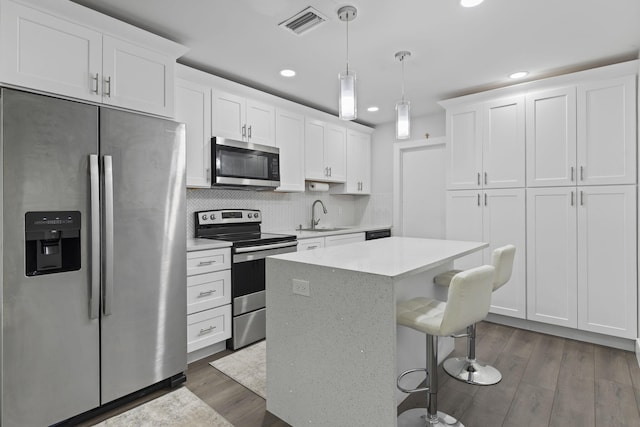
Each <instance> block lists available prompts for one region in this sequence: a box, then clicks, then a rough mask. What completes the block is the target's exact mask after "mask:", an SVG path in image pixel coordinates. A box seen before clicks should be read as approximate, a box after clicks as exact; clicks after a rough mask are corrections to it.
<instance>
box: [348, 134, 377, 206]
mask: <svg viewBox="0 0 640 427" xmlns="http://www.w3.org/2000/svg"><path fill="white" fill-rule="evenodd" d="M343 193H346V194H370V193H371V137H370V136H369V135H367V134H365V133H361V132H356V131H352V130H349V131H347V182H346V184H345V185H344V191H343Z"/></svg>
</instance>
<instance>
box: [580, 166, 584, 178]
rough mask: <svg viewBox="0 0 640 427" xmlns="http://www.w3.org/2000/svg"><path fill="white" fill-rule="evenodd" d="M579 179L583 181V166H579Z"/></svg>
mask: <svg viewBox="0 0 640 427" xmlns="http://www.w3.org/2000/svg"><path fill="white" fill-rule="evenodd" d="M580 181H584V167H583V166H580Z"/></svg>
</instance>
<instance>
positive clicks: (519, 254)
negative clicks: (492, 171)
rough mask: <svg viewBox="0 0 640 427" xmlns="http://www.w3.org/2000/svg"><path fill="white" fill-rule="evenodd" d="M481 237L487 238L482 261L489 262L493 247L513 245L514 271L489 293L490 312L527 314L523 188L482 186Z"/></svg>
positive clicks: (484, 239) (516, 315) (515, 314)
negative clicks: (507, 279)
mask: <svg viewBox="0 0 640 427" xmlns="http://www.w3.org/2000/svg"><path fill="white" fill-rule="evenodd" d="M482 225H483V233H482V234H483V236H482V240H483V241H485V242H489V245H490V246H489V248H487V249H485V250H484V264H491V253H492V252H493V250H494V249H496V248H499V247H501V246H504V245H508V244H512V245H514V246H515V247H516V256H515V259H514V262H513V272H512V273H511V279H510V280H509V282H507V284H505V285H504V286H502V287H501V288H500V289H498V290H497V291H495V292H494V293H493V295H492V296H491V312H492V313H497V314H503V315H506V316H511V317H518V318H521V319H524V318H526V269H525V260H526V240H525V227H526V223H525V190H524V188H519V189H505V190H485V193H484V196H483V213H482Z"/></svg>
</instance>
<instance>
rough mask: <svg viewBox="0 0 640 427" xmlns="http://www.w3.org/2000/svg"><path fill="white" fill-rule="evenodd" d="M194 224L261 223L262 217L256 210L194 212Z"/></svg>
mask: <svg viewBox="0 0 640 427" xmlns="http://www.w3.org/2000/svg"><path fill="white" fill-rule="evenodd" d="M195 215H196V223H197V224H198V225H200V226H202V225H215V224H234V223H247V222H257V223H260V222H262V215H261V214H260V211H259V210H257V209H234V210H231V209H218V210H211V211H200V212H196V213H195Z"/></svg>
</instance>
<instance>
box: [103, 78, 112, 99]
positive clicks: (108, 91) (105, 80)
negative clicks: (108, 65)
mask: <svg viewBox="0 0 640 427" xmlns="http://www.w3.org/2000/svg"><path fill="white" fill-rule="evenodd" d="M104 83H105V84H106V85H107V89H106V90H103V92H104V95H105V96H108V97H109V98H111V76H109V77H107V78H105V79H104Z"/></svg>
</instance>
